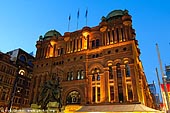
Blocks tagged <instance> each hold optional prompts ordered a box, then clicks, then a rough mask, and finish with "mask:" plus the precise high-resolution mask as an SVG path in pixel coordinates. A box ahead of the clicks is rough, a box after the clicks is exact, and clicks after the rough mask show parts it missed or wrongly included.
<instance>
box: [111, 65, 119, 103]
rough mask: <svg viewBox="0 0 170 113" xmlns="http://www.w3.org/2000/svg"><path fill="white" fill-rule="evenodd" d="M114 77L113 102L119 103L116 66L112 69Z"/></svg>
mask: <svg viewBox="0 0 170 113" xmlns="http://www.w3.org/2000/svg"><path fill="white" fill-rule="evenodd" d="M112 69H113V77H114V101H115V102H119V95H118V83H117V72H116V66H113V67H112Z"/></svg>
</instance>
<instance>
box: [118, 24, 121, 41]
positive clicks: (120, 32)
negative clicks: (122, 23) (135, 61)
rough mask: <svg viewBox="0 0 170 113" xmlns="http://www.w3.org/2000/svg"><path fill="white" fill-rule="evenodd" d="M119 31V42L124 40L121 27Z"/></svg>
mask: <svg viewBox="0 0 170 113" xmlns="http://www.w3.org/2000/svg"><path fill="white" fill-rule="evenodd" d="M118 31H119V42H122V33H121V28H120V27H119V28H118Z"/></svg>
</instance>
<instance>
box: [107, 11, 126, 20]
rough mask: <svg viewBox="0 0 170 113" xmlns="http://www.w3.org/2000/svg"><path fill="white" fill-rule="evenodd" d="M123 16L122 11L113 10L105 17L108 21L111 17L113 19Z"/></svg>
mask: <svg viewBox="0 0 170 113" xmlns="http://www.w3.org/2000/svg"><path fill="white" fill-rule="evenodd" d="M122 15H124V11H122V10H113V11H111V12H110V13H109V14H108V15H107V16H106V18H107V19H109V18H111V17H115V16H122Z"/></svg>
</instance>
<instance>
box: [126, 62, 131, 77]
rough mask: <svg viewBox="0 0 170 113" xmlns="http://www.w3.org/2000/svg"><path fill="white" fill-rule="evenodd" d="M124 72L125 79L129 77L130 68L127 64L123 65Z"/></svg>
mask: <svg viewBox="0 0 170 113" xmlns="http://www.w3.org/2000/svg"><path fill="white" fill-rule="evenodd" d="M125 71H126V77H130V67H129V65H128V64H125Z"/></svg>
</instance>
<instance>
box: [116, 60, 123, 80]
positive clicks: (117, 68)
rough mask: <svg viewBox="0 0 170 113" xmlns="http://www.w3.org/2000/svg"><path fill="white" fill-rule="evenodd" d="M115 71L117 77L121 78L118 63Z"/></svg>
mask: <svg viewBox="0 0 170 113" xmlns="http://www.w3.org/2000/svg"><path fill="white" fill-rule="evenodd" d="M116 71H117V77H118V78H121V77H122V74H121V68H120V63H117V64H116Z"/></svg>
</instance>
